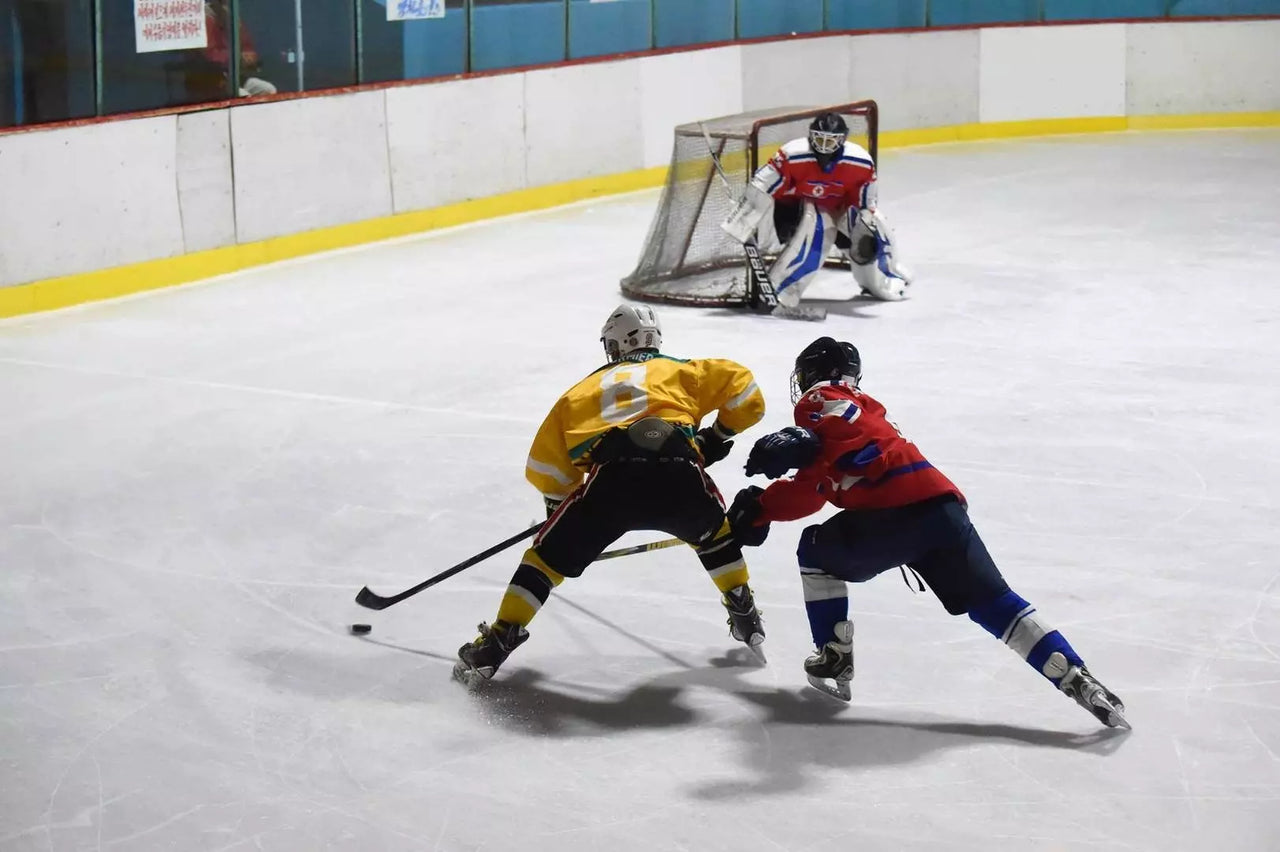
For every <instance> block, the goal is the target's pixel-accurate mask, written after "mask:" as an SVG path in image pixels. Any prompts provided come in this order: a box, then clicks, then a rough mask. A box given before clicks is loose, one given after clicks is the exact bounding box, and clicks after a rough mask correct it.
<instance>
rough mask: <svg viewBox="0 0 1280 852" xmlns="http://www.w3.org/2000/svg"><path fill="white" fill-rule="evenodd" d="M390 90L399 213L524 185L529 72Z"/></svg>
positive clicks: (389, 113)
mask: <svg viewBox="0 0 1280 852" xmlns="http://www.w3.org/2000/svg"><path fill="white" fill-rule="evenodd" d="M386 96H387V146H388V148H389V150H390V154H391V182H392V189H393V191H394V193H395V199H394V200H395V211H396V212H397V213H403V212H405V211H407V210H425V209H427V208H430V207H439V206H440V205H443V204H451V203H454V202H458V201H465V200H468V199H472V198H484V197H485V196H489V195H499V194H501V193H504V192H511V191H513V190H516V189H522V188H523V187H524V185H525V182H524V75H523V74H502V75H497V76H494V77H480V78H477V79H474V80H459V81H458V82H456V83H444V84H440V85H428V86H405V87H401V88H395V89H388V90H387V92H386ZM481 152H483V153H481Z"/></svg>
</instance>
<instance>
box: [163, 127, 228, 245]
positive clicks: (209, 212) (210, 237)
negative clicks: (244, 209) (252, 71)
mask: <svg viewBox="0 0 1280 852" xmlns="http://www.w3.org/2000/svg"><path fill="white" fill-rule="evenodd" d="M177 119H178V161H177V162H178V204H179V207H180V210H181V214H182V215H181V221H182V238H183V246H184V248H185V250H186V251H188V252H192V251H201V250H203V249H211V248H217V247H219V246H227V245H233V244H234V243H235V241H236V209H235V198H234V196H233V194H232V190H233V187H234V182H233V181H232V179H231V118H230V114H229V113H228V112H227V111H226V110H209V111H208V112H189V113H185V114H182V115H179V116H177Z"/></svg>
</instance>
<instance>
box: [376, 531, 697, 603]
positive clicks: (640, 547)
mask: <svg viewBox="0 0 1280 852" xmlns="http://www.w3.org/2000/svg"><path fill="white" fill-rule="evenodd" d="M540 529H542V524H534V525H533V526H531V527H529V529H527V530H523V531H522V532H519V533H517V534H516V535H513V536H512V537H511V538H509V539H507V540H506V541H501V542H499V543H497V544H495V545H494V546H493V547H490V548H489V549H488V550H484V551H482V552H480V553H477V554H476V555H475V556H472V557H471V558H470V559H464V560H463V561H462V562H459V563H458V564H457V565H454V566H453V567H452V568H449V569H447V570H444V571H441V572H440V573H439V574H436V575H435V576H434V577H430V578H428V579H426V580H424V581H422V582H421V583H419V584H418V585H416V586H414V587H413V588H411V589H405V590H404V591H403V592H400V593H399V594H398V595H391V596H389V597H383V596H382V595H379V594H377V593H376V592H374V591H373V590H372V589H370V588H369V587H368V586H365V587H364V588H363V589H361V590H360V591H359V592H358V593H357V594H356V603H358V604H360V606H362V607H364V608H365V609H375V610H377V609H386V608H387V607H389V606H391V605H392V604H397V603H400V601H402V600H404V599H405V598H411V597H413V596H414V595H416V594H417V593H418V592H422V591H425V590H427V589H429V588H431V587H432V586H434V585H435V584H437V583H439V582H442V581H444V580H447V579H449V578H450V577H452V576H453V575H454V574H459V573H461V572H463V571H465V570H466V569H468V568H470V567H471V566H472V565H475V564H476V563H477V562H482V561H484V560H485V559H488V558H489V557H490V556H493V555H494V554H495V553H498V552H500V551H503V550H506V549H507V548H508V547H510V546H511V545H513V544H515V543H516V542H518V541H521V540H522V539H526V538H528V537H530V536H532V535H534V534H535V533H537V532H538V530H540ZM680 544H684V542H683V541H681V540H680V539H678V538H664V539H662V540H661V541H651V542H649V543H648V544H636V545H632V546H631V547H620V548H618V549H617V550H606V551H605V552H604V553H601V554H600V555H599V556H597V557H596V561H597V562H598V561H600V560H601V559H616V558H618V557H619V556H630V555H631V554H633V553H647V552H649V551H650V550H662V549H664V548H667V547H675V546H676V545H680Z"/></svg>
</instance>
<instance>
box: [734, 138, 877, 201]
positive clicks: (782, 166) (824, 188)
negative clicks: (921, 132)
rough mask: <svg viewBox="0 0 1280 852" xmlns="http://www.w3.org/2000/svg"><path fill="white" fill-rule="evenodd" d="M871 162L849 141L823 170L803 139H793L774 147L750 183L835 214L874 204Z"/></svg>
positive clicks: (859, 147) (860, 148)
mask: <svg viewBox="0 0 1280 852" xmlns="http://www.w3.org/2000/svg"><path fill="white" fill-rule="evenodd" d="M875 179H876V167H875V163H873V162H871V155H870V154H868V153H867V152H866V151H865V150H864V149H863V148H862V147H861V146H859V145H855V144H853V143H852V142H846V143H844V150H843V151H841V152H840V159H839V160H838V161H837V162H836V163H835V164H834V165H833V166H832V167H831V170H830V171H823V169H822V167H821V166H819V165H818V158H817V156H816V155H815V154H814V153H813V151H812V150H810V148H809V141H808V140H807V139H795V140H793V141H791V142H788V143H787V144H785V145H783V146H782V147H781V148H779V149H778V151H777V153H775V154H774V155H773V156H772V157H771V158H769V162H768V163H766V164H765V165H764V166H763V167H761V169H760V170H759V171H758V172H757V173H756V175H755V178H754V179H753V183H755V184H756V186H758V187H759V188H760V189H763V190H764V191H765V192H767V193H769V194H770V195H772V196H773V197H774V198H803V199H807V200H809V201H812V202H813V204H814V206H815V207H818V208H819V209H822V210H827V211H829V212H832V213H839V212H840V211H842V210H845V209H847V208H849V207H853V208H855V209H861V208H863V207H867V206H870V207H872V208H874V207H875V196H874V184H875Z"/></svg>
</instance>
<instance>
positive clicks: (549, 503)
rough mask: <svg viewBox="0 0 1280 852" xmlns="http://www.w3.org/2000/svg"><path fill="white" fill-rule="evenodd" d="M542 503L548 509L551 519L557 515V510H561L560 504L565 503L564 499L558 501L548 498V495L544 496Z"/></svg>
mask: <svg viewBox="0 0 1280 852" xmlns="http://www.w3.org/2000/svg"><path fill="white" fill-rule="evenodd" d="M542 502H543V504H545V505H546V507H547V518H548V519H550V518H551V516H552V515H554V514H555V513H556V509H559V508H560V504H561V503H563V502H564V499H563V498H561V499H559V500H557V499H556V498H554V497H547V496H546V495H543V497H542Z"/></svg>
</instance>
